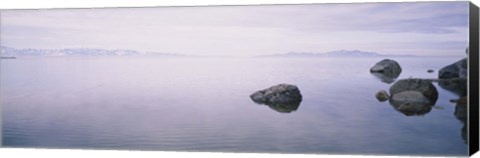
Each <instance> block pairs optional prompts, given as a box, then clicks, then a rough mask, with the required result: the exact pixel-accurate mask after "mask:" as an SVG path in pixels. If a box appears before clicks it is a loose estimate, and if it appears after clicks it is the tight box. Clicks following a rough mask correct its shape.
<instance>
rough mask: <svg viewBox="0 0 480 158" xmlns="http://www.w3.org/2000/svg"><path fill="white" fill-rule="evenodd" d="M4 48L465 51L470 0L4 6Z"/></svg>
mask: <svg viewBox="0 0 480 158" xmlns="http://www.w3.org/2000/svg"><path fill="white" fill-rule="evenodd" d="M0 26H1V30H0V31H1V34H0V38H1V39H0V42H1V45H2V46H9V47H13V48H18V49H21V48H35V49H63V48H80V47H82V48H85V47H87V48H101V49H132V50H137V51H141V52H145V51H153V52H169V53H181V54H191V55H222V56H252V55H266V54H276V53H288V52H326V51H333V50H341V49H345V50H362V51H373V52H378V53H382V54H412V55H435V56H437V55H438V56H459V55H464V53H465V52H464V51H465V48H466V47H467V46H468V2H418V3H364V4H312V5H263V6H212V7H157V8H113V9H112V8H109V9H55V10H2V11H1V24H0Z"/></svg>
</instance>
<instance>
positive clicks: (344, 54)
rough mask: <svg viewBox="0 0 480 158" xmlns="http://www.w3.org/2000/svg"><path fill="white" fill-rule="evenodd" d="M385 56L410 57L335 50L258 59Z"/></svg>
mask: <svg viewBox="0 0 480 158" xmlns="http://www.w3.org/2000/svg"><path fill="white" fill-rule="evenodd" d="M387 56H398V57H400V56H402V57H407V56H411V55H385V54H379V53H376V52H367V51H360V50H336V51H330V52H325V53H318V52H289V53H286V54H272V55H264V56H259V57H387Z"/></svg>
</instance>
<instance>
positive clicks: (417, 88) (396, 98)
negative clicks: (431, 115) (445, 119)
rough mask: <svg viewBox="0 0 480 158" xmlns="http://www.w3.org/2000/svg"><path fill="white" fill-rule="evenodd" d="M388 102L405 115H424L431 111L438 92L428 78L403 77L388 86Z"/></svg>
mask: <svg viewBox="0 0 480 158" xmlns="http://www.w3.org/2000/svg"><path fill="white" fill-rule="evenodd" d="M390 95H391V97H390V100H389V102H390V104H391V105H392V106H393V107H394V108H395V109H396V110H397V111H399V112H401V113H403V114H405V115H407V116H412V115H424V114H426V113H428V112H430V111H431V109H432V106H434V105H435V103H436V101H437V99H438V92H437V89H436V88H435V86H434V85H433V84H432V82H431V81H429V80H423V79H403V80H399V81H397V82H396V83H395V84H394V85H392V87H390Z"/></svg>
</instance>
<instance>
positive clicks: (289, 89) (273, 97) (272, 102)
mask: <svg viewBox="0 0 480 158" xmlns="http://www.w3.org/2000/svg"><path fill="white" fill-rule="evenodd" d="M250 98H251V99H252V100H253V101H254V102H255V103H257V104H265V105H268V106H269V107H270V108H272V109H273V110H275V111H278V112H282V113H289V112H292V111H295V110H297V109H298V107H299V106H300V102H302V94H301V93H300V90H299V89H298V87H297V86H295V85H290V84H278V85H275V86H272V87H270V88H267V89H264V90H259V91H257V92H255V93H253V94H251V95H250Z"/></svg>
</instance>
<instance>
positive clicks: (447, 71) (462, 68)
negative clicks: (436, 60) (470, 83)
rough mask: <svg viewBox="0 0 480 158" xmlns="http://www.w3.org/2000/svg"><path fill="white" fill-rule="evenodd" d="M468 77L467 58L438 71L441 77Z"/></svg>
mask: <svg viewBox="0 0 480 158" xmlns="http://www.w3.org/2000/svg"><path fill="white" fill-rule="evenodd" d="M466 77H467V58H464V59H462V60H459V61H457V62H455V63H453V64H450V65H448V66H445V67H443V68H442V69H440V71H438V78H439V79H450V78H466Z"/></svg>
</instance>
